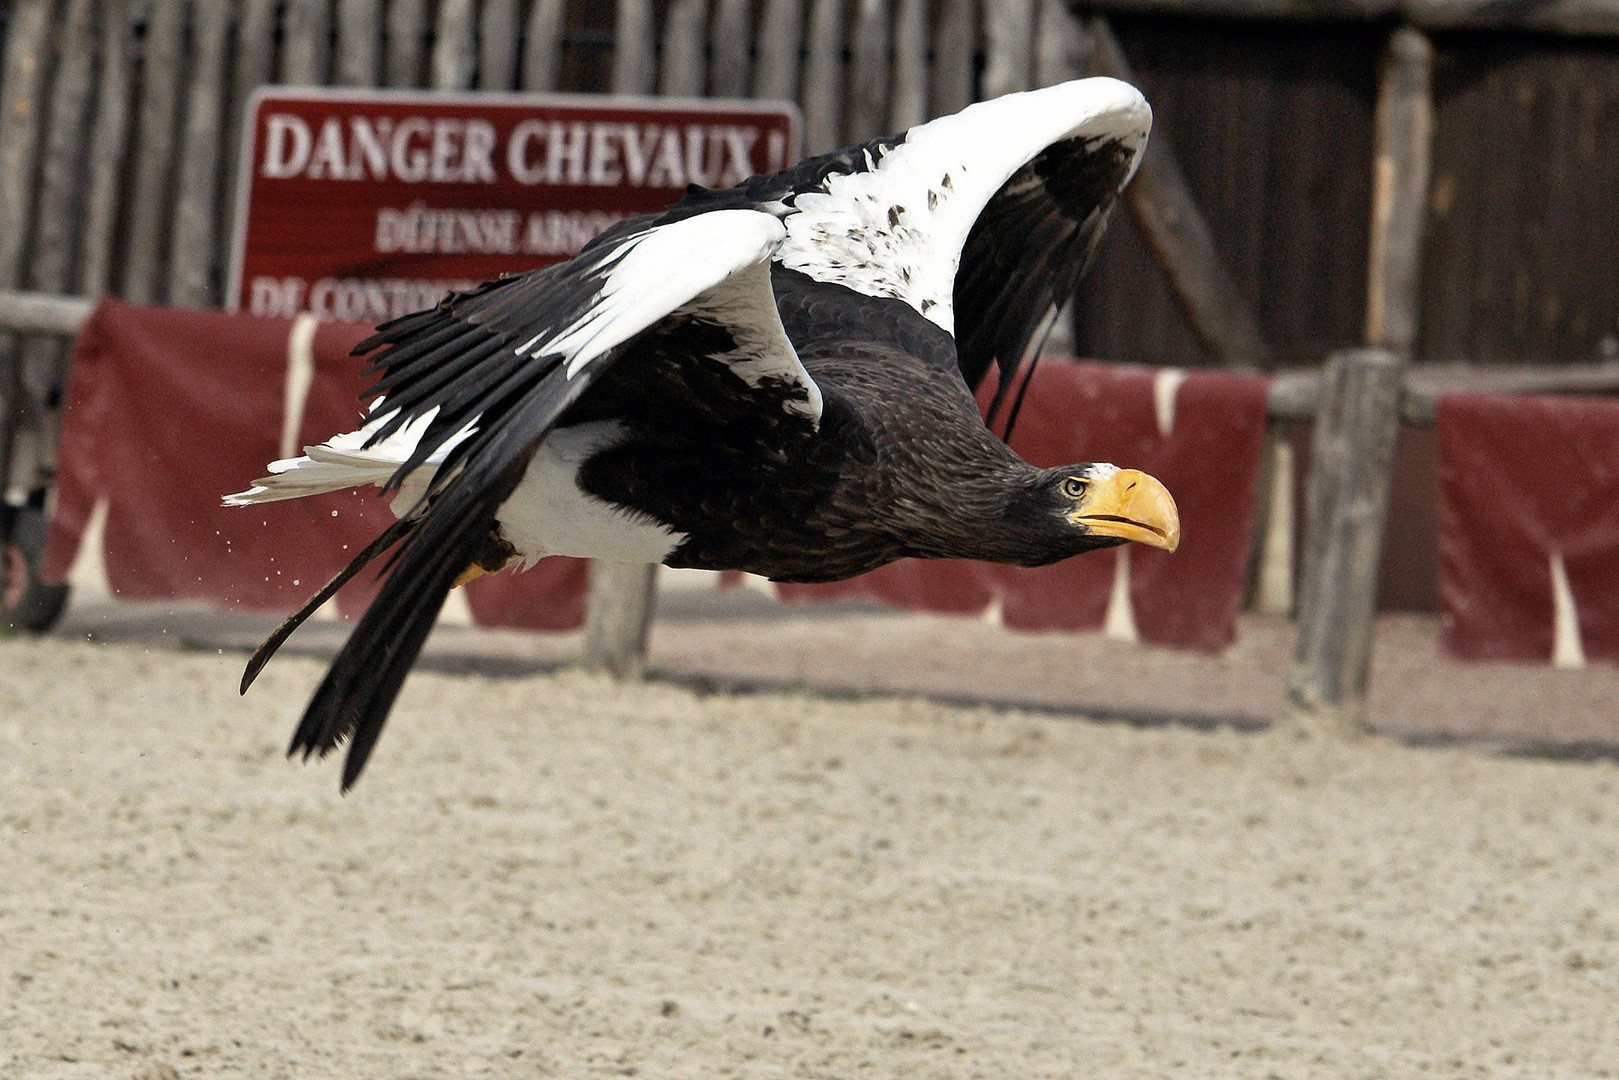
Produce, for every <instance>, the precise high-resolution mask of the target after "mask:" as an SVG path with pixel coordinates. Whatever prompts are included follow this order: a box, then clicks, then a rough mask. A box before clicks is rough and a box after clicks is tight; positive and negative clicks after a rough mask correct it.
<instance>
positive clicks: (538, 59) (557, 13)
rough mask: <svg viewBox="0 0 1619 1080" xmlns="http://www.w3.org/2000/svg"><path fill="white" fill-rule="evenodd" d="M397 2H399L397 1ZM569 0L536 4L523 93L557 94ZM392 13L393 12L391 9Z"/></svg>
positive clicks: (530, 13) (528, 32)
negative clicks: (546, 92)
mask: <svg viewBox="0 0 1619 1080" xmlns="http://www.w3.org/2000/svg"><path fill="white" fill-rule="evenodd" d="M396 2H397V0H396ZM567 6H568V5H567V0H534V6H533V7H531V8H529V9H528V22H527V23H525V24H524V25H525V27H526V29H525V30H524V33H523V84H522V85H523V89H524V90H555V89H556V88H557V71H558V70H559V69H560V68H561V66H562V27H563V21H564V18H565V16H566V15H567ZM390 10H392V9H391V8H390Z"/></svg>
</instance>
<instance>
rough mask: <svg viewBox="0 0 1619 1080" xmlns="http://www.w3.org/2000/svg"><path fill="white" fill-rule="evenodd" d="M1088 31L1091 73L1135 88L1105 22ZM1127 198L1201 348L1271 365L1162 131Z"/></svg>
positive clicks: (1223, 358) (1234, 363)
mask: <svg viewBox="0 0 1619 1080" xmlns="http://www.w3.org/2000/svg"><path fill="white" fill-rule="evenodd" d="M1086 29H1087V30H1088V31H1089V33H1090V35H1091V38H1092V40H1093V42H1094V46H1095V47H1094V48H1093V50H1092V52H1091V63H1092V72H1093V73H1094V74H1098V75H1111V76H1113V77H1114V78H1117V79H1123V80H1124V81H1125V82H1134V81H1135V72H1134V71H1132V70H1131V68H1130V62H1129V60H1127V59H1126V58H1125V55H1124V50H1123V49H1122V48H1120V47H1119V41H1118V38H1116V37H1114V36H1113V30H1112V28H1111V27H1110V26H1108V23H1107V20H1106V19H1104V18H1101V17H1096V18H1092V19H1089V20H1087V21H1086ZM1124 198H1125V202H1126V203H1127V204H1128V205H1129V207H1130V210H1131V212H1132V213H1133V214H1134V215H1135V219H1136V224H1138V225H1140V226H1141V233H1142V235H1143V236H1145V237H1146V239H1147V246H1148V247H1149V248H1151V249H1152V253H1153V257H1154V258H1155V259H1156V261H1157V263H1158V265H1159V266H1160V267H1161V268H1162V269H1163V271H1164V273H1165V274H1166V275H1167V276H1168V278H1169V282H1170V285H1171V286H1172V287H1173V288H1174V291H1175V298H1176V299H1177V300H1178V301H1180V305H1181V308H1182V309H1183V310H1184V311H1185V312H1186V318H1187V321H1188V322H1189V323H1190V324H1191V327H1192V332H1193V333H1195V334H1196V335H1197V337H1198V340H1199V341H1201V342H1202V343H1203V346H1204V348H1206V349H1208V350H1209V352H1210V353H1212V354H1213V355H1214V356H1215V358H1216V359H1218V360H1219V361H1220V362H1221V363H1223V364H1225V365H1226V366H1228V367H1234V368H1256V367H1257V368H1265V367H1269V366H1270V364H1271V353H1270V348H1269V347H1268V346H1267V345H1266V344H1265V340H1264V337H1263V335H1261V333H1260V331H1259V321H1258V320H1257V319H1256V318H1255V317H1254V314H1253V309H1252V308H1251V307H1250V306H1249V304H1248V301H1247V300H1246V299H1245V298H1244V297H1243V295H1242V294H1241V293H1240V292H1238V291H1237V286H1236V284H1235V283H1234V282H1233V281H1232V280H1231V275H1230V274H1229V273H1228V272H1227V271H1226V268H1225V263H1224V261H1223V260H1222V259H1221V258H1220V253H1219V251H1218V250H1217V249H1216V248H1215V246H1214V237H1213V236H1212V234H1210V232H1209V226H1208V223H1207V222H1206V221H1204V220H1203V214H1202V212H1201V211H1200V210H1198V208H1197V201H1196V200H1195V199H1193V198H1192V192H1191V189H1190V188H1189V187H1188V186H1187V184H1186V177H1185V176H1184V175H1182V173H1181V168H1180V163H1179V162H1177V161H1176V160H1175V155H1174V153H1173V151H1171V149H1170V145H1169V139H1168V138H1166V136H1165V133H1164V132H1163V131H1162V130H1159V131H1155V132H1153V135H1152V137H1151V138H1150V139H1148V140H1147V151H1146V153H1145V154H1144V155H1142V160H1141V167H1140V168H1139V169H1138V170H1137V171H1136V176H1135V179H1134V180H1132V181H1131V182H1130V186H1129V187H1127V188H1125V189H1124Z"/></svg>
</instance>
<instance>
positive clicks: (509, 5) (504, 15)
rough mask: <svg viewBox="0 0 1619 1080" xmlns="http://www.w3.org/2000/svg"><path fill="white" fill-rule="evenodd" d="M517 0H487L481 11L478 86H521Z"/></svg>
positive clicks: (479, 21)
mask: <svg viewBox="0 0 1619 1080" xmlns="http://www.w3.org/2000/svg"><path fill="white" fill-rule="evenodd" d="M517 17H518V11H517V0H484V4H483V10H482V11H480V12H479V13H478V88H479V89H480V90H513V89H516V87H517V41H518V39H517Z"/></svg>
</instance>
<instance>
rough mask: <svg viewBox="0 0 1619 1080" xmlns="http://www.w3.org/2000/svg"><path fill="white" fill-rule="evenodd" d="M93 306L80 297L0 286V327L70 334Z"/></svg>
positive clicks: (76, 329)
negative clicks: (1, 287) (2, 287)
mask: <svg viewBox="0 0 1619 1080" xmlns="http://www.w3.org/2000/svg"><path fill="white" fill-rule="evenodd" d="M94 308H95V301H93V300H88V299H86V298H85V297H82V296H57V295H53V294H51V293H37V292H22V291H20V290H17V289H0V330H4V331H7V332H11V333H18V334H52V335H57V336H61V337H72V336H73V335H75V334H77V333H78V332H79V330H80V328H81V327H83V326H84V321H85V320H86V319H88V318H89V317H90V312H91V311H92V310H93V309H94Z"/></svg>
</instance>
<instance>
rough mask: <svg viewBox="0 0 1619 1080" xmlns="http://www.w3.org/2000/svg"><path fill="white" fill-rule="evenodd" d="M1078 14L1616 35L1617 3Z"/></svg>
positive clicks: (1451, 1)
mask: <svg viewBox="0 0 1619 1080" xmlns="http://www.w3.org/2000/svg"><path fill="white" fill-rule="evenodd" d="M1070 5H1071V6H1072V7H1073V8H1074V9H1075V10H1076V11H1082V12H1091V11H1111V12H1120V13H1128V14H1147V15H1182V16H1190V17H1193V18H1200V19H1253V20H1263V21H1266V22H1277V21H1281V22H1312V23H1343V22H1404V23H1409V24H1411V25H1412V26H1418V27H1423V28H1425V29H1432V30H1506V29H1511V30H1537V31H1541V32H1543V33H1551V34H1573V35H1597V36H1614V35H1619V0H1529V2H1526V3H1513V2H1505V3H1504V2H1502V0H1330V2H1325V3H1323V2H1321V0H1070Z"/></svg>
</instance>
